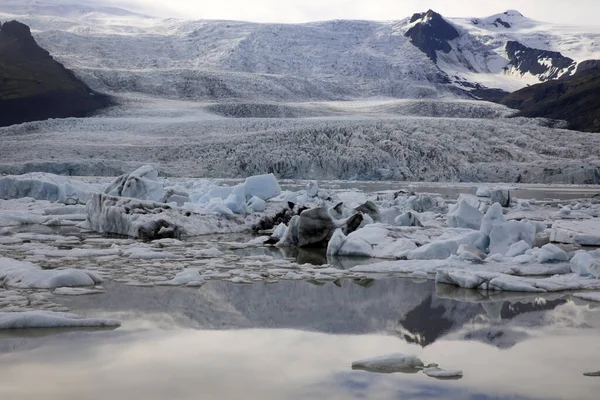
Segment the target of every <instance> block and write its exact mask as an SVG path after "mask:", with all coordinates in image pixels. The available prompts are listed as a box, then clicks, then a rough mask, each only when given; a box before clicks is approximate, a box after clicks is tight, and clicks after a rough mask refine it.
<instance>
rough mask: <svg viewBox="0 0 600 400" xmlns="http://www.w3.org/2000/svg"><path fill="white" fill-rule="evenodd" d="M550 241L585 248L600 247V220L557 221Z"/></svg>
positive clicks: (553, 226)
mask: <svg viewBox="0 0 600 400" xmlns="http://www.w3.org/2000/svg"><path fill="white" fill-rule="evenodd" d="M550 240H551V241H552V242H557V243H573V244H579V245H583V246H600V218H592V219H587V220H583V221H564V220H563V221H555V222H554V223H553V224H552V233H551V235H550Z"/></svg>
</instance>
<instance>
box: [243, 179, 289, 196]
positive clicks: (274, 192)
mask: <svg viewBox="0 0 600 400" xmlns="http://www.w3.org/2000/svg"><path fill="white" fill-rule="evenodd" d="M244 188H245V189H246V196H250V197H252V196H256V197H259V198H261V199H263V200H269V199H271V198H273V197H275V196H278V195H280V194H281V187H280V186H279V182H277V178H275V175H273V174H268V175H256V176H251V177H249V178H247V179H246V182H245V183H244Z"/></svg>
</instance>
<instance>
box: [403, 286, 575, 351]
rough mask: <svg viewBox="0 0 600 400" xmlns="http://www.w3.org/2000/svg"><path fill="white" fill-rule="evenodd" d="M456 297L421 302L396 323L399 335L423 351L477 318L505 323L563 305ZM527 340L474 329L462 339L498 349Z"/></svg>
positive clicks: (480, 296)
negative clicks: (486, 344)
mask: <svg viewBox="0 0 600 400" xmlns="http://www.w3.org/2000/svg"><path fill="white" fill-rule="evenodd" d="M457 294H459V296H458V297H457V300H458V301H457V300H447V299H443V298H438V297H433V296H429V297H428V298H426V299H425V300H423V302H422V303H421V304H419V305H418V306H417V307H415V308H414V309H412V310H411V311H409V312H408V313H406V315H405V317H404V318H403V319H401V320H400V321H399V324H400V325H401V328H400V332H399V333H400V334H401V335H402V336H403V337H404V339H406V340H407V341H408V342H411V343H416V344H419V345H421V346H423V347H425V346H428V345H430V344H432V343H434V342H435V341H436V340H438V339H439V338H441V337H443V336H445V335H447V334H448V333H451V332H456V331H458V330H459V329H460V328H461V327H462V326H463V325H465V324H467V323H469V322H472V321H474V320H475V318H476V317H477V316H479V315H483V316H486V317H487V318H486V319H489V320H491V321H492V322H493V321H496V322H498V321H505V320H511V319H513V318H515V317H517V316H519V315H523V314H526V313H531V312H539V311H548V310H553V309H554V308H556V307H558V306H559V305H561V304H564V303H566V302H567V300H566V299H563V298H558V299H554V300H545V299H540V298H538V297H535V296H527V295H525V298H518V297H517V298H513V299H510V300H502V299H500V300H498V301H495V300H494V299H489V298H486V296H485V295H484V294H483V293H481V292H476V291H467V293H465V292H464V291H461V292H457ZM469 296H474V297H469ZM467 299H468V300H467ZM527 337H528V335H526V334H521V333H520V332H514V331H512V330H510V329H505V328H504V327H502V326H489V327H485V328H482V329H477V330H476V331H473V332H468V333H467V334H465V335H464V336H463V338H464V339H466V340H479V341H482V342H485V343H489V344H493V345H495V346H497V347H500V348H506V347H512V346H514V345H515V344H516V343H517V342H519V341H521V340H524V339H526V338H527Z"/></svg>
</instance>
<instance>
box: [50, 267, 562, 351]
mask: <svg viewBox="0 0 600 400" xmlns="http://www.w3.org/2000/svg"><path fill="white" fill-rule="evenodd" d="M338 283H339V284H340V285H341V287H338V286H336V285H335V284H333V283H327V284H325V285H323V286H317V285H311V284H310V283H307V282H301V281H281V282H279V283H271V284H268V283H257V284H252V285H236V284H232V283H228V282H220V281H209V282H208V283H206V284H205V285H204V286H203V287H201V288H200V289H187V288H171V287H155V288H151V289H149V288H137V287H127V286H124V285H121V284H114V283H109V284H107V285H106V287H107V289H108V294H105V295H96V296H83V297H77V298H57V299H56V302H58V303H62V304H64V305H65V306H67V307H69V308H70V309H71V310H72V311H73V312H76V313H79V314H84V315H85V314H86V313H89V312H90V311H91V312H93V313H95V314H97V313H99V312H102V313H105V312H108V313H111V315H110V316H111V317H114V318H117V319H121V320H125V321H126V320H130V319H151V320H154V321H155V322H159V323H162V324H163V325H164V326H165V327H169V326H173V325H180V326H186V327H193V328H199V329H236V328H274V329H302V330H311V331H318V332H327V333H334V334H364V333H373V332H386V331H390V330H391V331H397V330H399V332H400V334H401V335H402V336H403V337H404V339H405V340H407V341H408V342H412V343H417V344H419V345H421V346H427V345H430V344H432V343H434V342H435V341H436V340H438V339H440V338H441V337H444V336H446V335H448V334H451V333H453V332H458V331H459V330H460V329H461V328H462V327H463V326H465V325H468V324H470V323H472V322H474V321H476V322H477V323H478V324H477V329H478V330H480V329H481V328H483V329H484V330H482V331H481V332H475V331H474V333H473V334H472V335H471V337H467V336H464V335H463V336H462V337H463V338H465V339H468V340H482V341H484V342H486V343H490V344H494V345H498V346H499V345H500V343H501V344H502V346H504V347H507V346H508V347H509V346H512V345H514V344H515V343H516V342H517V341H520V340H523V339H524V337H523V336H519V335H508V334H507V335H506V336H504V337H503V338H502V336H503V335H504V333H499V332H500V331H507V329H506V327H505V322H506V320H510V319H513V318H515V317H517V316H519V315H523V314H528V313H529V315H532V316H533V317H534V318H535V319H536V320H537V319H538V318H539V317H538V314H539V316H542V315H543V314H542V313H541V312H540V311H544V310H551V309H553V308H555V307H556V306H558V305H560V304H563V303H564V302H565V300H562V299H560V298H558V297H557V298H556V299H555V300H543V299H540V298H539V297H536V296H532V295H527V294H524V295H523V296H521V297H514V298H510V299H509V300H508V301H507V299H503V298H501V299H500V300H498V301H496V300H495V299H490V298H487V297H485V296H484V295H483V294H482V293H478V292H476V293H477V296H478V297H468V296H474V294H467V293H464V292H454V294H455V295H456V296H457V299H460V300H458V301H457V300H454V299H448V298H440V296H438V295H434V294H433V291H434V287H433V282H431V281H428V282H425V283H423V284H416V283H414V282H412V281H411V280H409V279H402V278H389V279H381V280H374V281H372V280H362V281H360V280H357V281H351V280H341V281H340V282H338ZM471 292H472V291H471ZM513 296H515V295H514V294H513ZM536 311H537V312H539V313H537V314H536V313H535V312H536ZM480 316H482V317H483V318H478V317H480ZM397 321H399V322H397ZM486 321H489V322H486ZM482 324H483V325H482ZM398 325H399V326H398ZM487 325H489V326H487ZM488 328H490V329H491V328H494V331H493V332H487V331H485V329H488ZM505 333H506V332H505ZM509 336H510V338H514V340H509V341H507V340H505V338H506V337H509ZM499 338H501V340H499ZM507 343H508V344H507Z"/></svg>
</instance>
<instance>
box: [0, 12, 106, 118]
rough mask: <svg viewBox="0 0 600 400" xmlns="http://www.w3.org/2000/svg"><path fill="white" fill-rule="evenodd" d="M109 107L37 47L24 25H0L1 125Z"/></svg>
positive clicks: (99, 96) (80, 115)
mask: <svg viewBox="0 0 600 400" xmlns="http://www.w3.org/2000/svg"><path fill="white" fill-rule="evenodd" d="M110 104H111V100H110V98H109V97H108V96H105V95H101V94H99V93H95V92H94V91H92V90H91V89H90V88H88V87H87V86H86V85H85V84H84V83H83V82H81V81H80V80H79V79H77V77H75V75H74V74H73V73H72V72H71V71H69V70H68V69H66V68H64V67H63V66H62V65H61V64H60V63H58V62H57V61H55V60H54V59H53V58H52V56H50V54H49V53H48V52H47V51H46V50H44V49H42V48H41V47H39V46H38V45H37V43H36V42H35V39H34V38H33V36H32V35H31V31H30V30H29V27H28V26H27V25H24V24H22V23H20V22H17V21H11V22H6V23H4V24H2V25H0V110H2V112H0V126H7V125H12V124H19V123H23V122H28V121H38V120H44V119H48V118H65V117H83V116H87V115H89V114H90V113H92V112H94V111H97V110H99V109H101V108H104V107H107V106H109V105H110Z"/></svg>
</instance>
